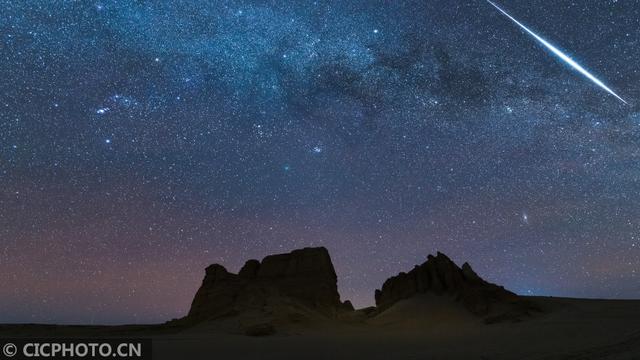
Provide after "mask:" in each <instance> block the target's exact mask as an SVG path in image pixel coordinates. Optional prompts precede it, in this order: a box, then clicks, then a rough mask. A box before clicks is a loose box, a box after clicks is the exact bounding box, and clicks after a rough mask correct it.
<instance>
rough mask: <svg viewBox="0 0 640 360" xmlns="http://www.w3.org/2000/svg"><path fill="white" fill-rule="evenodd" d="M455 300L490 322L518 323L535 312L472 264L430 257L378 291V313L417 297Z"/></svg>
mask: <svg viewBox="0 0 640 360" xmlns="http://www.w3.org/2000/svg"><path fill="white" fill-rule="evenodd" d="M426 293H431V294H436V295H445V294H448V295H450V296H452V297H453V298H454V299H455V300H456V301H459V302H461V303H462V304H463V305H464V306H465V307H466V308H467V309H468V310H469V311H470V312H472V313H473V314H476V315H479V316H487V318H486V319H485V321H486V322H496V321H503V320H518V319H519V317H520V316H521V315H526V314H528V312H529V311H530V310H534V308H533V307H532V306H531V304H529V303H528V302H527V301H525V300H524V299H522V298H521V297H519V296H518V295H516V294H514V293H512V292H510V291H508V290H506V289H505V288H503V287H502V286H498V285H495V284H491V283H489V282H487V281H485V280H483V279H482V278H480V277H479V276H478V275H477V274H476V273H475V272H474V271H473V269H471V266H470V265H469V264H468V263H464V264H463V265H462V268H460V267H458V266H457V265H456V264H455V263H454V262H453V261H451V259H449V258H448V257H447V256H446V255H444V254H442V253H440V252H438V253H437V255H436V256H433V255H429V256H428V257H427V261H426V262H424V263H423V264H422V265H419V266H415V267H414V268H413V269H412V270H411V271H409V272H408V273H404V272H401V273H400V274H398V275H397V276H394V277H391V278H389V279H387V280H386V281H385V282H384V284H383V285H382V289H381V290H376V291H375V301H376V306H377V308H378V309H377V310H378V312H380V311H384V310H385V309H386V308H389V307H391V306H392V305H393V304H395V303H396V302H398V301H400V300H403V299H407V298H409V297H412V296H414V295H416V294H426Z"/></svg>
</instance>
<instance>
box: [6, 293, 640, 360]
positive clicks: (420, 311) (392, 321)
mask: <svg viewBox="0 0 640 360" xmlns="http://www.w3.org/2000/svg"><path fill="white" fill-rule="evenodd" d="M530 299H531V300H533V301H534V302H536V303H537V304H538V305H539V306H540V307H541V308H542V309H543V312H542V313H541V314H537V315H535V316H534V317H533V318H531V319H528V320H526V321H522V322H517V323H501V324H492V325H486V324H484V323H483V322H482V321H481V320H480V319H478V318H476V317H474V316H473V315H471V314H470V313H468V312H467V311H466V310H465V309H463V308H461V307H460V306H458V305H457V304H455V303H452V302H451V301H450V299H447V298H446V297H438V296H416V297H414V298H412V299H410V300H405V301H402V302H400V303H398V304H396V305H395V306H393V307H392V308H390V309H388V310H387V311H385V312H383V313H381V314H379V315H378V316H376V317H374V318H370V319H366V320H363V319H362V318H358V317H354V318H352V319H347V320H343V321H341V322H326V321H325V322H317V321H313V322H309V323H301V324H297V325H296V326H291V327H289V328H287V329H286V330H284V331H281V332H279V333H278V334H275V335H272V336H266V337H247V336H244V335H232V334H228V333H225V332H224V331H226V329H228V328H229V326H230V323H233V321H234V320H233V319H228V320H225V322H224V323H220V324H217V323H209V324H203V325H200V326H197V327H194V328H191V329H187V330H182V331H180V332H171V331H168V330H164V329H159V328H157V327H153V326H150V327H144V326H136V327H69V326H64V327H50V326H49V327H44V326H35V325H32V326H11V325H7V326H3V327H0V335H2V336H10V335H11V336H88V335H91V336H125V335H126V336H136V337H151V338H152V339H153V340H154V342H153V348H154V359H301V358H304V359H391V358H393V359H640V301H638V300H633V301H631V300H630V301H624V300H584V299H562V298H530ZM221 329H222V330H221ZM283 332H285V333H283Z"/></svg>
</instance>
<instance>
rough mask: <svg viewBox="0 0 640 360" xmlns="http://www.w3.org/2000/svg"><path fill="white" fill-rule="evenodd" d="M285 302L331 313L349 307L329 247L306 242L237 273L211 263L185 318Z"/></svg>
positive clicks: (253, 262)
mask: <svg viewBox="0 0 640 360" xmlns="http://www.w3.org/2000/svg"><path fill="white" fill-rule="evenodd" d="M283 303H286V304H291V303H295V304H299V305H301V306H304V307H306V308H308V309H311V310H314V311H316V312H318V313H320V314H323V315H325V316H327V317H334V316H336V314H337V313H338V312H340V311H343V310H350V309H349V304H347V303H345V304H343V303H341V302H340V295H339V294H338V288H337V277H336V273H335V270H334V268H333V264H332V262H331V258H330V256H329V252H328V251H327V249H325V248H323V247H320V248H304V249H300V250H294V251H292V252H290V253H288V254H278V255H271V256H267V257H265V258H264V259H263V260H262V262H260V261H258V260H249V261H247V262H246V263H245V265H244V266H243V267H242V269H241V270H240V272H239V273H238V274H232V273H229V272H228V271H227V270H226V269H225V268H224V267H223V266H221V265H218V264H213V265H211V266H209V267H207V269H206V275H205V278H204V280H203V281H202V285H201V286H200V289H198V292H197V293H196V295H195V298H194V299H193V302H192V304H191V309H190V310H189V314H188V315H187V319H189V320H191V321H196V322H197V321H202V320H210V319H216V318H219V317H223V316H229V315H234V314H238V313H242V312H245V311H252V310H263V309H264V308H265V307H267V306H274V305H275V306H277V305H278V304H283ZM351 310H352V308H351Z"/></svg>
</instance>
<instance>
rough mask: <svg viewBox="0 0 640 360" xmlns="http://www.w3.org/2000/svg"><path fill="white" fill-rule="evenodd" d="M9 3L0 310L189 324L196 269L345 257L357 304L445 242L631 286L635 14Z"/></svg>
mask: <svg viewBox="0 0 640 360" xmlns="http://www.w3.org/2000/svg"><path fill="white" fill-rule="evenodd" d="M498 4H500V6H502V7H503V8H504V9H505V10H507V11H509V13H510V14H511V15H513V16H514V17H515V18H517V19H518V20H519V21H521V22H523V23H524V24H526V25H527V26H529V27H530V28H531V29H533V30H535V31H536V32H537V33H538V34H540V35H541V36H543V37H545V38H546V39H548V40H549V41H550V42H551V43H553V44H555V45H556V46H558V47H560V48H561V49H564V50H565V51H566V52H567V53H568V54H570V55H571V56H572V57H573V58H574V59H575V60H576V61H577V62H579V63H580V64H581V65H583V66H584V67H585V68H587V69H589V70H590V71H591V72H592V73H594V74H595V75H596V76H598V78H600V79H602V80H603V82H604V83H606V84H607V85H608V86H610V87H611V88H612V89H613V90H614V91H616V92H617V93H618V94H620V95H621V96H622V97H623V98H625V100H627V101H628V102H629V105H625V104H624V103H622V102H620V101H619V100H617V99H616V98H615V97H613V96H612V95H610V94H608V93H606V92H605V91H603V90H602V89H600V88H599V87H597V86H596V85H594V84H593V83H592V82H590V81H589V80H587V79H586V78H585V77H584V76H582V75H580V74H579V73H577V72H576V71H574V70H572V69H571V68H570V67H569V66H567V65H566V64H564V63H562V62H561V61H559V59H558V57H556V56H554V55H553V54H551V53H550V52H549V51H548V50H545V49H544V48H542V47H541V46H540V45H539V44H538V43H536V41H535V40H534V39H533V38H532V37H531V36H529V35H527V34H526V33H525V32H523V31H522V30H521V29H519V28H518V27H517V26H516V25H515V24H514V23H513V22H511V21H510V20H509V19H507V18H506V17H505V16H503V15H502V14H500V13H499V12H498V11H497V10H496V9H495V8H493V7H492V6H491V5H489V4H488V3H487V2H485V1H481V0H477V1H452V0H438V1H435V0H423V1H328V0H318V1H302V0H301V1H241V0H228V1H227V0H220V1H202V0H201V1H196V0H175V1H146V0H135V1H134V0H120V1H108V0H104V1H71V0H67V1H64V0H54V1H51V0H48V1H36V0H25V1H13V0H8V1H6V0H3V1H0V12H1V13H2V16H1V17H0V46H1V47H0V49H1V51H0V78H1V79H2V81H0V88H1V90H0V283H1V284H2V285H1V287H0V294H1V295H0V308H1V309H2V312H0V322H48V323H96V324H97V323H104V324H114V323H144V322H161V321H164V320H168V319H170V318H173V317H179V316H182V315H184V314H185V313H186V312H187V311H188V307H189V305H190V302H191V299H192V297H193V295H194V293H195V291H196V289H197V288H198V286H199V284H200V282H201V280H202V277H203V276H204V268H205V267H206V266H207V265H209V264H211V263H221V264H223V265H224V266H225V267H227V269H229V270H230V271H234V272H235V271H237V270H238V269H239V268H240V267H241V266H242V264H243V263H244V261H245V260H247V259H250V258H258V259H261V258H263V257H264V256H266V255H268V254H272V253H279V252H287V251H290V250H292V249H295V248H301V247H305V246H325V247H327V248H328V249H329V251H330V253H331V255H332V258H333V262H334V264H335V267H336V271H337V273H338V278H339V284H338V285H339V290H340V292H341V295H342V298H343V300H344V299H351V301H352V302H353V303H354V304H355V305H356V306H357V307H360V306H368V305H371V304H373V291H374V289H376V288H379V287H380V286H381V284H382V282H383V281H384V280H385V279H386V278H388V277H390V276H392V275H395V274H396V273H398V272H399V271H403V270H409V269H411V268H412V267H413V265H414V264H417V263H422V262H423V261H424V260H425V259H426V256H427V254H429V253H435V252H436V251H442V252H444V253H446V254H448V255H449V256H450V257H451V258H452V259H454V260H455V261H457V262H459V263H462V262H464V261H469V262H470V263H471V264H472V266H473V267H474V268H475V270H476V271H477V272H478V273H479V274H480V275H482V276H484V277H485V278H486V279H488V280H490V281H492V282H496V283H499V284H502V285H504V286H505V287H507V288H509V289H511V290H513V291H515V292H517V293H520V294H527V295H556V296H572V297H606V298H640V201H639V200H640V199H639V197H640V167H639V165H638V164H639V162H638V161H639V160H640V109H639V108H638V106H637V105H636V103H637V100H636V99H638V98H640V71H639V70H640V65H638V62H637V59H638V58H640V42H639V41H640V20H639V19H640V5H639V3H638V2H637V1H634V0H618V1H616V0H613V1H611V0H609V1H602V0H598V1H595V0H594V1H567V0H532V1H526V2H520V1H518V2H516V1H506V0H505V1H503V2H499V3H498Z"/></svg>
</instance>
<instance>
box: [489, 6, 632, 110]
mask: <svg viewBox="0 0 640 360" xmlns="http://www.w3.org/2000/svg"><path fill="white" fill-rule="evenodd" d="M487 2H488V3H489V4H491V5H493V7H495V8H496V9H498V10H499V11H500V12H501V13H502V14H503V15H504V16H506V17H508V18H509V19H511V21H513V22H514V23H516V24H517V25H518V26H520V27H521V28H522V29H523V30H524V31H526V32H527V33H529V34H530V35H531V36H533V37H534V38H535V39H536V40H538V41H539V42H540V43H541V44H542V45H544V46H545V47H546V48H547V49H549V50H551V52H553V53H554V54H556V55H557V56H558V57H559V58H560V59H562V60H563V61H564V62H566V63H567V64H569V65H571V67H572V68H574V69H576V70H577V71H578V72H579V73H581V74H582V75H584V76H586V77H587V78H588V79H589V80H591V81H593V82H594V83H595V84H596V85H598V86H600V87H601V88H602V89H604V90H605V91H607V92H608V93H609V94H611V95H613V96H615V97H616V98H618V100H620V101H622V102H623V103H625V104H628V103H627V102H626V101H625V100H624V99H623V98H621V97H620V96H618V94H616V93H615V92H614V91H613V90H611V89H609V87H607V85H605V84H604V83H603V82H602V81H600V80H598V78H596V77H595V76H593V75H591V73H590V72H588V71H587V70H586V69H585V68H583V67H582V66H580V64H578V63H577V62H575V61H574V60H573V59H572V58H570V57H569V56H567V55H565V54H564V53H563V52H562V51H560V50H559V49H557V48H556V47H555V46H553V45H551V44H549V42H547V41H546V40H545V39H543V38H541V37H540V36H538V34H536V33H534V32H533V31H531V30H529V28H527V27H526V26H524V25H523V24H522V23H520V22H519V21H518V20H516V19H514V18H513V17H512V16H511V15H509V14H508V13H507V12H506V11H504V10H502V9H501V8H500V7H499V6H498V5H496V4H494V3H493V2H492V1H490V0H487Z"/></svg>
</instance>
